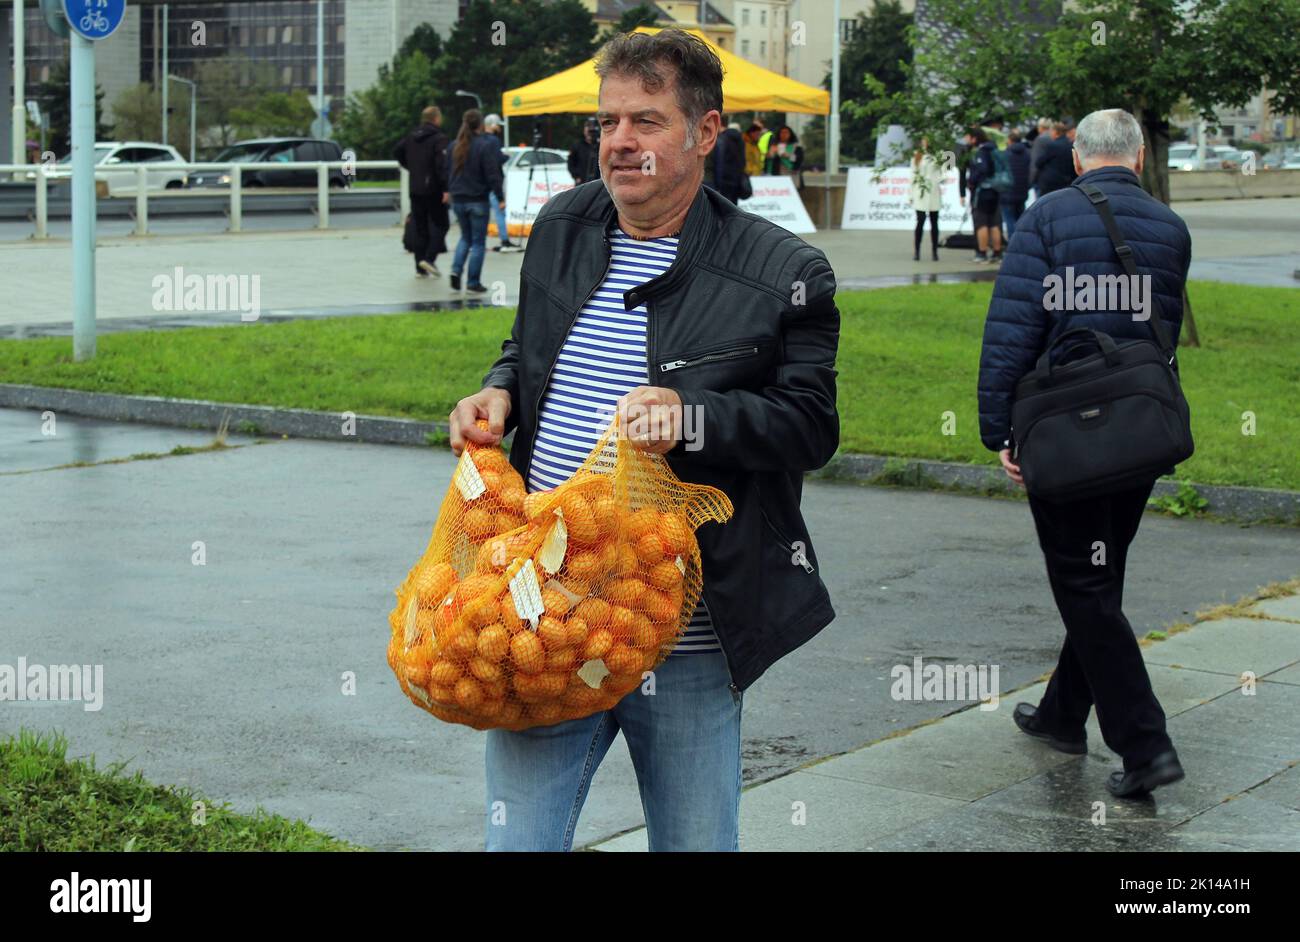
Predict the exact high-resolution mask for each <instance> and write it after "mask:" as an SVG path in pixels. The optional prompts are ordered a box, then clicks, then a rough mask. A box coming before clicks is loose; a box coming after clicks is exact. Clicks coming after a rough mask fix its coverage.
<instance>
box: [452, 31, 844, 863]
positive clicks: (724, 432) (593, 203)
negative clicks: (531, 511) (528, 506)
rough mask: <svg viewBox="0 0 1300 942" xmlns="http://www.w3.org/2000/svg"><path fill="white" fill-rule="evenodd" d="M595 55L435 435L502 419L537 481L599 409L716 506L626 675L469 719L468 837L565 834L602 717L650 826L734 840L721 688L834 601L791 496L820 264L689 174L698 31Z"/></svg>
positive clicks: (699, 119)
mask: <svg viewBox="0 0 1300 942" xmlns="http://www.w3.org/2000/svg"><path fill="white" fill-rule="evenodd" d="M597 71H598V73H599V74H600V76H601V89H600V101H599V111H598V113H597V119H598V121H599V122H600V127H601V141H600V158H599V163H600V174H601V179H600V180H595V181H591V182H589V183H586V184H583V185H581V186H578V187H575V188H574V189H572V190H570V191H567V192H565V193H561V194H559V195H557V196H556V197H554V198H553V199H552V200H551V201H550V202H549V203H547V204H546V206H545V207H544V208H543V210H542V212H541V213H540V214H539V216H538V218H537V220H536V222H535V223H534V226H533V230H532V235H531V237H530V238H529V240H528V248H527V252H526V254H525V256H524V263H523V270H522V273H521V277H520V285H519V308H518V313H517V315H516V318H515V323H514V327H513V329H512V331H511V336H510V338H509V339H507V340H506V341H505V342H504V343H503V345H502V355H501V357H500V358H499V359H498V360H497V362H496V363H495V364H494V365H493V366H492V368H491V370H490V371H489V372H488V374H487V376H486V377H485V378H484V384H483V385H484V388H483V389H482V390H481V391H480V392H478V393H476V394H474V395H472V396H469V397H468V398H466V399H463V400H461V402H460V403H459V404H458V405H457V407H456V409H455V411H454V412H453V413H452V414H451V440H452V447H453V449H454V450H455V451H456V452H457V454H459V453H460V452H461V451H462V450H463V449H464V448H465V446H466V444H467V443H475V444H493V443H496V442H499V441H500V440H501V437H502V436H503V435H505V434H507V433H509V432H510V431H511V430H514V433H515V435H514V440H513V444H512V447H511V452H510V463H511V465H513V466H514V468H515V469H516V470H517V471H518V472H519V473H520V474H521V475H522V477H523V480H524V482H525V483H526V486H527V488H528V490H529V491H530V492H532V493H537V492H540V491H543V490H546V489H549V488H552V487H555V486H557V485H559V484H562V483H564V482H565V481H566V480H568V479H569V477H570V476H571V475H572V474H573V473H574V472H575V471H577V470H578V468H579V467H580V466H581V465H582V464H583V462H584V461H585V460H586V458H587V457H588V454H589V453H590V452H591V450H592V448H593V447H594V446H595V445H596V443H597V442H598V441H600V440H601V437H602V435H603V434H604V433H605V432H606V429H607V426H608V424H609V422H610V420H611V418H616V419H617V421H618V431H619V434H620V435H621V436H623V438H624V439H625V440H626V441H628V442H631V443H632V444H633V445H634V446H635V447H637V448H640V449H643V450H644V451H647V452H650V453H653V454H661V455H665V456H666V458H667V460H668V462H669V465H670V467H671V468H672V470H673V471H675V472H676V474H677V476H678V477H679V478H680V479H681V480H682V481H683V482H686V483H688V484H704V485H709V486H712V487H715V488H718V489H719V490H721V491H722V492H723V493H724V494H725V495H726V496H727V497H728V498H730V500H731V503H732V505H733V508H734V512H733V515H732V517H731V519H730V521H729V522H727V523H726V524H717V523H706V524H704V525H702V526H701V527H700V528H699V530H698V531H697V532H696V537H697V539H698V543H699V551H700V555H701V559H702V567H703V595H702V598H701V601H700V604H699V606H698V608H697V609H696V612H695V615H694V616H693V617H692V618H691V620H690V625H689V627H688V628H687V629H686V631H685V632H684V633H683V634H682V635H681V638H680V640H679V641H678V642H677V645H676V647H675V648H674V649H673V650H672V654H671V655H670V656H669V657H667V659H665V660H664V661H663V662H662V663H661V664H659V665H658V667H656V668H655V670H654V671H653V672H647V676H646V677H645V681H644V683H642V685H641V686H640V687H639V688H637V689H634V690H633V691H632V692H631V693H629V694H627V695H626V696H625V697H624V698H623V699H622V700H620V701H619V702H618V703H617V705H616V706H615V707H614V708H613V709H609V710H605V711H603V712H599V713H595V714H593V715H591V716H588V717H585V718H582V719H575V720H568V721H564V722H560V723H555V724H551V725H541V726H537V727H534V728H530V729H524V730H520V731H509V730H504V729H492V730H489V731H488V733H487V737H488V741H487V757H486V758H487V796H486V797H487V802H486V804H487V821H486V830H487V848H488V849H489V850H560V849H566V850H567V849H569V848H570V847H571V845H572V842H573V835H574V830H575V827H576V824H577V818H578V814H579V812H580V810H581V808H582V805H583V802H584V800H585V798H586V794H587V789H588V786H589V784H590V781H591V778H592V776H593V775H594V773H595V770H596V767H597V766H598V764H599V763H600V761H601V759H602V758H603V757H604V755H605V753H606V752H607V750H608V749H609V746H610V745H611V744H612V742H613V740H614V737H615V736H616V735H617V733H618V732H619V731H620V730H621V731H622V732H623V734H624V737H625V738H626V741H627V744H628V749H629V751H630V753H631V756H632V760H633V764H634V765H635V767H636V772H637V778H638V782H639V786H640V790H641V799H642V805H643V808H644V810H645V816H646V825H647V831H648V835H649V843H650V849H651V850H735V849H738V817H739V804H740V781H741V762H740V713H741V703H742V699H743V696H742V693H743V691H744V690H745V689H746V688H747V687H749V686H750V685H751V684H752V683H753V682H754V681H755V680H757V679H758V678H759V676H761V675H762V674H763V672H764V671H766V670H767V668H768V667H770V666H771V665H772V664H773V663H774V662H776V661H777V660H778V659H780V658H781V657H783V656H784V655H785V654H787V653H789V652H790V651H792V650H794V649H795V648H797V647H799V646H800V645H801V644H803V643H804V642H805V641H807V640H808V639H809V638H811V637H812V636H813V635H815V634H816V633H817V632H818V631H820V630H821V629H822V628H824V627H825V626H826V625H827V624H828V623H829V622H830V621H831V619H832V618H833V617H834V612H833V610H832V608H831V604H830V600H829V597H828V595H827V592H826V588H825V586H824V585H823V583H822V581H821V578H820V575H819V571H818V564H817V557H816V555H815V553H814V552H813V549H812V545H811V543H810V541H809V538H808V532H807V529H806V527H805V525H804V522H803V519H802V516H801V514H800V510H799V499H800V493H801V487H802V478H803V474H804V472H806V471H810V470H814V469H816V468H819V467H821V466H822V465H824V464H825V463H826V462H827V461H828V460H829V459H830V458H831V456H832V455H833V454H834V452H835V449H836V446H837V444H838V440H839V419H838V415H837V413H836V407H835V353H836V347H837V344H838V338H839V312H838V310H837V309H836V307H835V303H834V293H835V278H834V274H833V273H832V271H831V269H830V266H829V265H828V264H827V262H826V258H825V256H824V255H823V254H822V253H821V252H820V251H819V250H817V249H815V248H813V247H811V246H809V245H807V244H806V243H804V242H803V241H802V240H801V239H799V238H798V237H797V236H795V235H792V234H791V233H789V232H787V231H786V230H784V229H781V228H780V227H778V226H776V225H775V224H772V223H769V222H767V221H765V220H763V219H760V218H758V217H755V216H751V215H749V214H747V213H745V212H743V211H741V210H739V209H737V208H736V207H735V206H734V205H733V204H731V203H730V202H729V201H727V200H726V199H725V198H723V197H721V196H720V195H719V194H717V193H715V192H713V191H712V190H710V189H708V188H706V187H703V186H702V180H703V173H704V162H705V159H706V158H707V157H708V156H709V154H710V153H711V151H712V149H713V147H714V145H715V143H716V141H717V137H718V134H719V133H720V130H721V125H720V116H721V112H722V110H723V97H722V68H721V64H720V63H719V61H718V59H717V57H716V56H715V55H714V54H713V52H712V51H711V50H710V49H709V48H708V46H707V45H706V44H704V43H702V42H700V41H699V40H697V39H696V38H694V37H692V36H691V35H690V34H688V33H685V32H682V31H680V30H675V29H665V30H662V31H660V32H658V33H655V34H648V33H630V34H624V35H620V36H617V37H615V38H614V39H612V40H611V41H610V42H609V43H608V44H607V45H606V46H605V47H604V48H603V49H602V50H601V53H600V56H599V58H598V60H597ZM480 420H485V424H486V426H487V428H486V430H484V429H482V428H480V427H479V425H478V423H479V422H480ZM531 496H532V494H530V497H531Z"/></svg>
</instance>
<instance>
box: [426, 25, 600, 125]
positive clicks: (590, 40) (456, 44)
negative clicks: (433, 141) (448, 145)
mask: <svg viewBox="0 0 1300 942" xmlns="http://www.w3.org/2000/svg"><path fill="white" fill-rule="evenodd" d="M496 23H502V24H504V30H503V31H498V30H496V28H495V24H496ZM596 31H597V30H596V22H595V20H593V19H592V16H591V13H590V12H589V11H588V10H587V8H586V7H585V6H583V5H582V3H581V2H580V0H553V2H550V3H543V2H541V0H471V2H470V4H469V6H468V7H467V8H466V10H465V13H464V14H463V15H462V16H461V18H460V20H459V21H457V23H456V25H455V26H454V27H452V30H451V34H450V36H449V37H448V40H447V44H446V51H445V52H444V54H443V55H442V57H441V58H439V59H438V61H437V62H435V63H434V70H433V72H434V74H433V86H434V89H435V90H436V93H437V97H436V99H435V101H436V103H437V104H438V105H439V106H441V107H442V113H443V115H444V116H445V120H444V127H446V128H447V131H448V134H449V135H453V134H454V132H455V130H456V128H457V127H459V125H460V116H461V115H462V114H463V113H464V112H465V111H466V110H467V109H469V108H472V107H474V105H473V100H472V99H467V98H465V97H463V96H457V95H456V90H457V89H466V90H468V91H472V92H474V93H475V94H477V95H478V96H479V97H480V98H481V99H482V102H483V109H484V111H485V112H493V111H495V112H499V113H504V112H502V111H501V108H502V93H504V92H505V91H506V90H507V89H511V88H517V87H518V86H520V85H527V84H529V83H531V82H535V81H537V80H538V79H540V78H544V77H546V76H548V75H553V74H554V73H556V72H560V71H562V70H564V69H568V68H571V67H572V66H575V65H577V64H578V63H579V62H582V61H583V60H584V59H589V58H591V56H592V55H594V54H595V52H596ZM581 120H582V119H581V117H580V116H568V115H566V116H562V117H560V119H559V121H558V122H557V123H558V124H560V125H562V126H563V127H564V128H565V129H566V132H567V131H569V130H571V131H572V134H573V136H576V134H577V129H578V127H579V126H580V123H581ZM565 139H566V140H567V136H566V138H565Z"/></svg>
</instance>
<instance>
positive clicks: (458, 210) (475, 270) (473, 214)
mask: <svg viewBox="0 0 1300 942" xmlns="http://www.w3.org/2000/svg"><path fill="white" fill-rule="evenodd" d="M447 164H448V167H447V177H448V179H449V180H450V181H451V182H450V183H449V184H448V186H447V189H448V190H449V191H450V192H451V211H452V212H453V213H455V214H456V222H457V224H458V225H459V226H460V241H459V242H457V243H456V254H455V255H454V256H453V257H452V262H451V287H452V290H454V291H459V290H460V273H461V272H462V271H463V270H464V268H465V260H466V257H468V259H469V280H468V282H467V283H466V284H465V290H466V291H471V292H473V293H474V294H483V293H484V292H486V291H487V288H485V287H484V286H483V283H482V281H481V280H480V277H481V276H482V274H483V257H484V256H485V255H486V254H487V226H488V215H489V213H490V210H489V206H488V199H489V197H491V198H493V199H495V200H496V201H497V205H499V206H500V207H501V208H502V209H504V208H505V205H506V197H505V186H504V185H503V183H504V181H503V180H502V178H501V162H500V160H499V159H498V157H497V150H496V148H495V147H494V146H493V144H492V142H491V141H489V140H488V138H487V136H486V135H484V133H483V113H482V112H481V111H479V110H478V109H477V108H471V109H469V111H466V112H465V116H464V117H463V118H461V122H460V131H459V132H458V133H457V134H456V142H455V143H454V144H452V146H451V147H450V148H449V149H448V154H447Z"/></svg>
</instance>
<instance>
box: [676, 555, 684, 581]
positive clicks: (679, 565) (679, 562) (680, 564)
mask: <svg viewBox="0 0 1300 942" xmlns="http://www.w3.org/2000/svg"><path fill="white" fill-rule="evenodd" d="M677 571H678V572H680V573H681V574H682V575H683V576H684V575H686V564H685V563H684V562H682V558H681V557H680V556H678V557H677Z"/></svg>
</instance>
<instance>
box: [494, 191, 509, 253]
mask: <svg viewBox="0 0 1300 942" xmlns="http://www.w3.org/2000/svg"><path fill="white" fill-rule="evenodd" d="M491 205H492V218H493V219H494V220H495V221H496V224H497V238H498V239H500V240H501V244H502V245H505V244H506V243H507V242H508V241H510V234H509V230H507V229H506V211H505V210H504V209H502V208H501V204H500V203H498V202H496V201H495V200H494V201H492V204H491Z"/></svg>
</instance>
